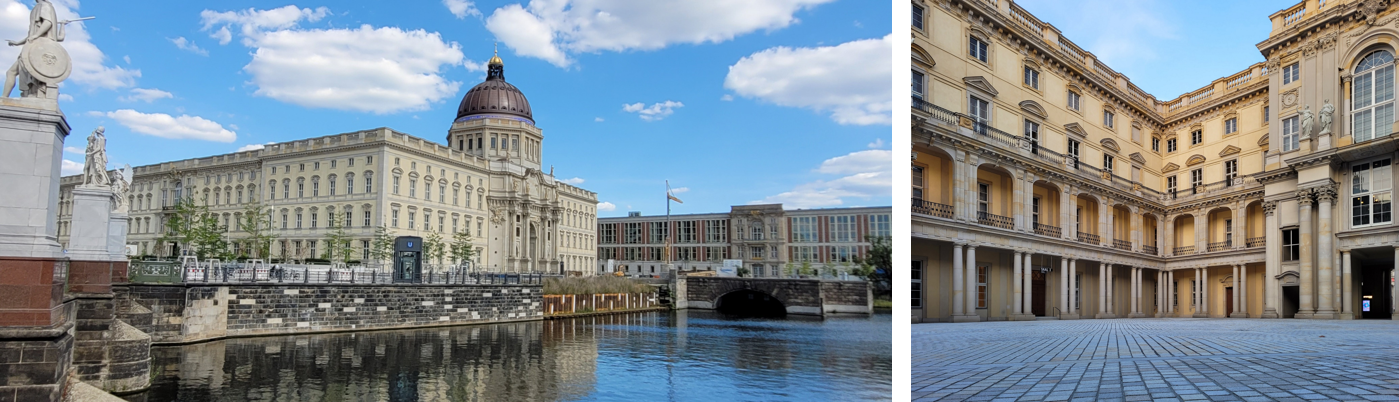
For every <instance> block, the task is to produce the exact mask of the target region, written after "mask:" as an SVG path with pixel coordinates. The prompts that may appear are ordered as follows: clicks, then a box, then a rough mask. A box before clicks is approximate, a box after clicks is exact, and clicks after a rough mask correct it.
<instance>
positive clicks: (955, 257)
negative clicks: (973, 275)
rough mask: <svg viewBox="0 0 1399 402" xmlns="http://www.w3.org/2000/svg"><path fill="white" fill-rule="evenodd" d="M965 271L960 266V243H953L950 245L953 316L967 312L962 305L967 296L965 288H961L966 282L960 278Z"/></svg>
mask: <svg viewBox="0 0 1399 402" xmlns="http://www.w3.org/2000/svg"><path fill="white" fill-rule="evenodd" d="M965 273H966V270H965V269H963V268H962V243H955V244H953V245H952V315H954V316H959V315H966V312H967V310H966V306H963V303H966V301H967V298H966V296H965V290H963V288H962V287H963V286H966V284H967V283H966V281H965V280H963V279H962V275H963V274H965Z"/></svg>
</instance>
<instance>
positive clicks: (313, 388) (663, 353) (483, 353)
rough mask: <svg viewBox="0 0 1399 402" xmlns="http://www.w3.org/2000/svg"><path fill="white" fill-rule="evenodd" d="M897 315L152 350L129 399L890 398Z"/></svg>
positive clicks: (695, 319)
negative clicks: (141, 383)
mask: <svg viewBox="0 0 1399 402" xmlns="http://www.w3.org/2000/svg"><path fill="white" fill-rule="evenodd" d="M891 325H892V324H891V321H890V315H889V314H875V315H873V316H868V317H866V316H851V317H832V318H826V319H824V320H823V319H819V318H807V317H788V318H785V319H740V318H732V317H728V316H724V315H721V314H718V313H713V312H704V311H680V312H647V313H633V314H624V315H611V316H599V317H588V318H576V319H569V320H551V321H536V322H527V323H509V324H491V325H475V326H460V327H444V328H430V329H417V330H400V331H378V332H363V333H339V334H319V335H296V336H277V337H261V338H241V339H230V340H223V341H214V342H205V343H199V344H194V345H185V346H172V347H157V348H154V349H153V350H152V351H151V356H152V363H151V371H152V377H153V381H152V382H153V383H152V387H151V389H150V390H148V391H146V392H143V393H140V394H135V395H128V396H126V397H125V398H126V399H128V400H131V401H148V402H154V401H419V400H422V401H506V400H510V401H516V400H518V401H525V400H529V401H553V400H599V401H623V400H625V401H660V400H676V401H714V400H725V401H733V400H764V401H767V400H801V401H809V400H827V399H842V400H849V399H874V400H883V399H889V398H890V397H891V396H890V393H891V392H892V391H891V385H890V381H891V379H890V377H891V374H890V370H891V363H890V361H891V358H890V354H891V349H890V340H891Z"/></svg>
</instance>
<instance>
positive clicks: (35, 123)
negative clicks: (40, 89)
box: [0, 97, 69, 325]
mask: <svg viewBox="0 0 1399 402" xmlns="http://www.w3.org/2000/svg"><path fill="white" fill-rule="evenodd" d="M21 101H28V100H27V99H12V98H4V97H0V183H4V185H5V189H6V190H7V191H0V256H5V257H21V258H35V259H48V260H52V259H55V258H59V257H62V256H63V250H62V249H60V247H59V245H58V214H57V213H55V211H58V179H59V161H60V160H62V158H63V139H64V138H65V137H67V136H68V130H69V128H68V122H67V121H66V120H65V119H64V118H63V113H62V112H59V111H58V105H57V104H54V105H53V106H52V108H32V107H24V106H17V105H19V104H23V103H25V102H21ZM0 282H3V281H0ZM0 325H3V324H2V323H0Z"/></svg>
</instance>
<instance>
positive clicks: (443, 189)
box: [428, 184, 447, 204]
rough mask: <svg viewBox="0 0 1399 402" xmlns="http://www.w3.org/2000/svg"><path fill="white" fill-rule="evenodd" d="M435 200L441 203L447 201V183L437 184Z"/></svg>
mask: <svg viewBox="0 0 1399 402" xmlns="http://www.w3.org/2000/svg"><path fill="white" fill-rule="evenodd" d="M428 198H432V197H428ZM437 202H439V203H442V204H446V203H447V185H446V184H441V185H438V186H437Z"/></svg>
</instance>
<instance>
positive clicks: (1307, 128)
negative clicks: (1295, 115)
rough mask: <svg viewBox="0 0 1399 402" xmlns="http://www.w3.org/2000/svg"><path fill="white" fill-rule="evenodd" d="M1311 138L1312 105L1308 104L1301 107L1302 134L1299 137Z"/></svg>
mask: <svg viewBox="0 0 1399 402" xmlns="http://www.w3.org/2000/svg"><path fill="white" fill-rule="evenodd" d="M1309 138H1312V107H1311V105H1308V106H1306V107H1303V108H1302V135H1301V137H1299V139H1303V140H1305V139H1309Z"/></svg>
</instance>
